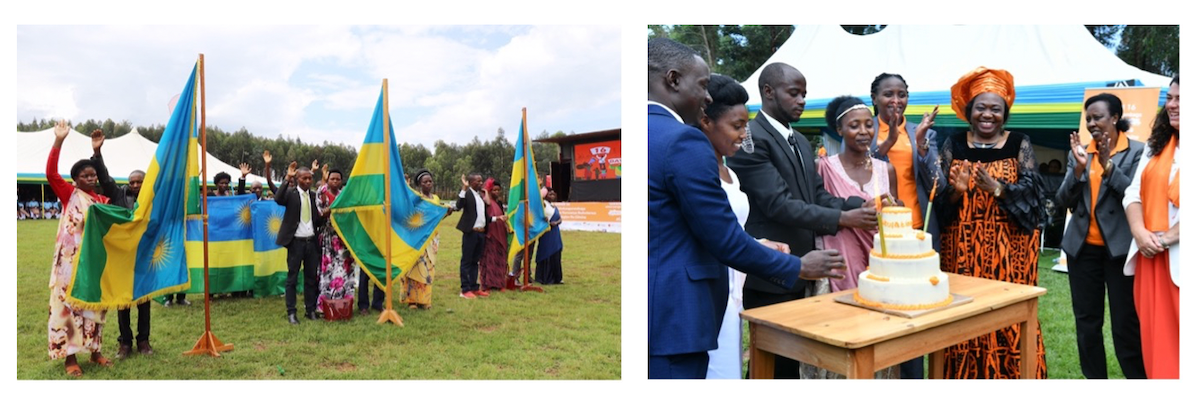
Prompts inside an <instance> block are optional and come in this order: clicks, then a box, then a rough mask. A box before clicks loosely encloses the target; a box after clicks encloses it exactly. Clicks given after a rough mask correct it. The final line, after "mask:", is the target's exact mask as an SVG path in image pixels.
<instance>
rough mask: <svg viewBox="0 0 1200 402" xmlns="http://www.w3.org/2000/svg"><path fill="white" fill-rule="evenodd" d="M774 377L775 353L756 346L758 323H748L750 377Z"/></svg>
mask: <svg viewBox="0 0 1200 402" xmlns="http://www.w3.org/2000/svg"><path fill="white" fill-rule="evenodd" d="M772 378H775V354H774V353H770V352H767V351H764V350H762V349H759V348H758V324H755V323H750V379H772Z"/></svg>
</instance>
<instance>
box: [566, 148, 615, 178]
mask: <svg viewBox="0 0 1200 402" xmlns="http://www.w3.org/2000/svg"><path fill="white" fill-rule="evenodd" d="M619 177H621V140H613V141H600V142H591V143H586V144H578V145H575V180H604V179H616V178H619Z"/></svg>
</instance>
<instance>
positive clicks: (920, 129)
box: [913, 105, 942, 150]
mask: <svg viewBox="0 0 1200 402" xmlns="http://www.w3.org/2000/svg"><path fill="white" fill-rule="evenodd" d="M941 106H942V105H937V106H934V107H933V111H932V112H930V113H925V115H924V116H921V124H918V125H917V133H916V137H917V143H916V144H913V146H914V147H918V148H920V149H922V150H928V148H926V147H925V133H926V132H928V131H929V128H930V127H933V120H934V119H936V118H937V115H938V108H939V107H941Z"/></svg>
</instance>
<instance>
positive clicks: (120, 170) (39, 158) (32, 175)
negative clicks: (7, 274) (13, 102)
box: [17, 128, 267, 186]
mask: <svg viewBox="0 0 1200 402" xmlns="http://www.w3.org/2000/svg"><path fill="white" fill-rule="evenodd" d="M52 146H54V129H53V128H49V129H45V130H42V131H35V132H17V155H18V158H17V180H18V182H40V183H44V182H45V180H46V158H47V157H48V156H49V155H50V147H52ZM157 150H158V144H156V143H154V142H151V141H150V140H147V139H146V138H145V137H142V135H141V134H138V132H137V130H136V129H134V130H133V131H132V132H130V133H128V134H125V135H122V136H120V137H118V138H115V139H106V140H105V141H104V147H103V148H102V150H101V151H102V152H103V154H104V163H105V165H106V167H108V172H109V174H111V175H112V176H113V178H114V179H116V180H118V181H123V180H126V179H128V177H127V176H128V175H129V173H130V172H132V171H134V170H141V171H146V169H147V168H148V167H149V166H150V160H151V159H153V158H154V153H155V151H157ZM91 156H92V139H91V137H90V136H87V135H83V134H81V133H79V132H78V131H75V130H74V129H72V130H71V133H70V134H69V135H67V138H66V139H65V140H63V146H62V150H61V151H60V153H59V158H58V173H59V174H61V175H63V176H70V174H71V165H74V164H75V162H77V161H79V160H80V159H87V158H90V157H91ZM207 158H208V172H207V173H208V175H207V176H208V181H209V182H210V183H212V182H213V177H215V176H216V175H217V173H220V172H225V173H229V176H231V177H232V178H233V182H232V183H230V186H237V179H238V177H241V175H242V171H241V169H238V168H236V167H234V166H231V165H229V164H228V163H225V162H222V161H221V160H219V159H217V158H216V157H214V156H212V154H207ZM255 181H259V182H262V183H263V184H264V185H265V184H266V182H267V181H266V179H264V178H263V177H262V176H258V175H255V174H250V175H248V176H247V177H246V183H247V186H249V183H253V182H255Z"/></svg>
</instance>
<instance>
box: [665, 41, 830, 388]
mask: <svg viewBox="0 0 1200 402" xmlns="http://www.w3.org/2000/svg"><path fill="white" fill-rule="evenodd" d="M647 64H648V68H649V82H648V91H647V98H648V102H647V103H648V106H647V133H648V136H649V147H648V149H647V154H648V155H651V157H650V159H649V161H648V162H649V166H648V177H647V179H648V180H647V181H648V184H649V190H648V193H647V196H648V201H649V207H648V212H649V222H648V223H649V225H648V226H649V241H650V244H649V263H648V267H647V271H648V274H649V278H648V279H649V280H648V285H649V293H648V304H649V316H648V317H649V326H648V330H649V377H650V378H652V379H655V378H704V375H705V371H706V369H707V366H708V353H707V352H708V351H709V350H712V349H716V348H717V333H718V331H719V330H720V325H721V315H722V314H723V313H724V312H725V302H726V300H727V295H728V278H727V275H728V271H727V270H726V269H725V266H730V267H733V268H734V269H737V270H739V271H742V272H746V273H748V274H750V275H754V276H757V277H759V278H762V279H763V280H766V281H768V282H770V283H774V284H778V286H781V287H791V286H792V285H793V284H795V283H796V282H797V278H803V279H816V278H822V277H839V276H840V272H842V270H844V269H845V262H844V260H843V259H842V257H841V256H840V255H838V254H837V252H836V251H832V250H831V251H814V252H811V253H809V254H807V255H805V256H804V257H803V258H798V257H796V256H793V255H789V254H787V252H788V247H787V246H786V245H784V244H782V243H775V242H770V241H764V242H762V244H760V243H759V242H756V241H755V239H754V238H753V237H750V235H747V234H746V232H745V231H743V230H742V228H741V227H740V226H738V223H737V218H736V217H735V216H734V214H733V210H732V209H731V208H730V206H729V200H728V198H727V197H726V195H725V191H724V190H722V189H721V185H720V183H719V180H720V179H719V178H718V173H717V160H716V156H715V154H714V153H713V148H712V144H711V143H709V141H708V139H707V137H705V136H704V134H703V133H702V132H700V130H699V129H697V128H695V127H692V126H689V125H688V124H697V122H698V121H699V120H700V116H702V115H703V113H704V111H703V110H704V107H705V105H706V104H707V103H708V102H711V98H709V96H708V91H707V88H706V87H707V85H708V78H709V69H708V65H707V64H705V63H704V60H702V59H701V58H700V57H699V55H697V54H696V52H695V51H693V50H692V49H691V48H688V47H687V46H684V45H682V44H680V43H678V42H674V41H671V40H669V39H662V38H658V39H652V40H650V41H649V43H648V58H647ZM781 251H782V252H781Z"/></svg>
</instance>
